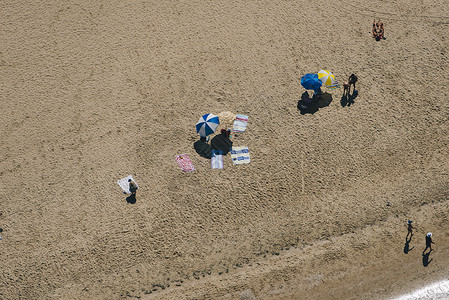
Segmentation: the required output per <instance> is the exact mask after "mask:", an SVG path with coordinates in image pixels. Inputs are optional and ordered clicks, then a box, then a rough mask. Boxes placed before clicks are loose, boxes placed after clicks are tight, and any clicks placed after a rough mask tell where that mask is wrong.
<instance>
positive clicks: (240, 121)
mask: <svg viewBox="0 0 449 300" xmlns="http://www.w3.org/2000/svg"><path fill="white" fill-rule="evenodd" d="M247 123H248V116H245V115H237V116H236V117H235V120H234V127H233V128H232V130H233V131H234V132H244V131H245V129H246V125H247Z"/></svg>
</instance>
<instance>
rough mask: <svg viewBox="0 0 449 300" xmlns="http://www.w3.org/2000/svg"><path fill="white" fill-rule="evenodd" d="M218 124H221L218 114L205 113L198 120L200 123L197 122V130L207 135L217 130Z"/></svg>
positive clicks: (202, 134) (201, 134) (200, 133)
mask: <svg viewBox="0 0 449 300" xmlns="http://www.w3.org/2000/svg"><path fill="white" fill-rule="evenodd" d="M218 124H220V121H219V120H218V117H217V116H216V115H214V114H205V115H204V116H202V117H201V118H200V119H199V120H198V123H196V132H198V134H199V135H200V136H204V137H206V136H208V135H209V134H212V133H214V132H215V130H216V129H217V127H218Z"/></svg>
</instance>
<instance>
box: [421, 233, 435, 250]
mask: <svg viewBox="0 0 449 300" xmlns="http://www.w3.org/2000/svg"><path fill="white" fill-rule="evenodd" d="M432 244H435V243H434V242H433V241H432V232H428V233H427V234H426V248H425V249H424V251H423V252H422V254H424V252H426V250H427V249H428V248H430V251H429V253H430V252H432Z"/></svg>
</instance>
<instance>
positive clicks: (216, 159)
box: [210, 150, 223, 169]
mask: <svg viewBox="0 0 449 300" xmlns="http://www.w3.org/2000/svg"><path fill="white" fill-rule="evenodd" d="M210 165H211V168H212V169H223V151H221V150H212V157H211V159H210Z"/></svg>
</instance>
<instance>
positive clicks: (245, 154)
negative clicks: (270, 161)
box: [231, 146, 251, 165]
mask: <svg viewBox="0 0 449 300" xmlns="http://www.w3.org/2000/svg"><path fill="white" fill-rule="evenodd" d="M231 158H232V162H233V163H234V165H240V164H249V162H250V161H251V160H250V158H249V149H248V147H246V146H239V147H232V150H231Z"/></svg>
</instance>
